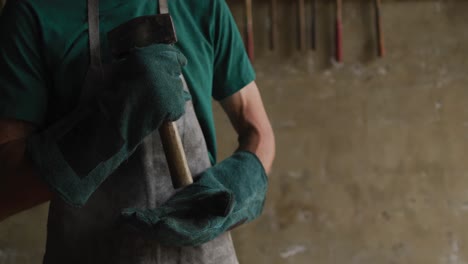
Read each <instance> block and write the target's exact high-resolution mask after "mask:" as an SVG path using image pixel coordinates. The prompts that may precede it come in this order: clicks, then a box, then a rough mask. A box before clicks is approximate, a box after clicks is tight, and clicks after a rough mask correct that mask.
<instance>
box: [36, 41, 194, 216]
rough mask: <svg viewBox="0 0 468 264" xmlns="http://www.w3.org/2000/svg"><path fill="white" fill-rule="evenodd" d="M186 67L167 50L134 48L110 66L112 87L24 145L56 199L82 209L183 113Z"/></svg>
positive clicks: (174, 51) (162, 47) (173, 51)
mask: <svg viewBox="0 0 468 264" xmlns="http://www.w3.org/2000/svg"><path fill="white" fill-rule="evenodd" d="M185 63H186V62H185V57H184V56H183V55H182V54H181V53H180V52H179V51H178V50H177V49H175V48H174V47H173V46H170V45H163V44H155V45H151V46H148V47H144V48H135V49H134V50H132V51H131V52H130V54H129V55H128V56H127V57H126V58H124V59H123V60H121V61H117V62H115V64H114V65H113V66H114V69H113V70H114V71H113V73H114V75H113V76H111V77H112V83H105V84H103V86H104V87H92V88H95V89H97V90H99V91H100V92H99V94H98V95H96V97H95V98H93V99H92V100H90V102H86V103H83V104H81V105H79V106H78V108H77V109H76V110H75V111H73V112H72V113H70V114H69V115H68V116H66V117H63V118H62V119H61V120H60V121H59V122H57V123H55V124H53V125H51V126H50V127H48V128H47V129H45V130H44V131H41V132H40V133H37V134H34V135H33V136H31V137H30V138H29V139H28V144H27V149H28V152H29V154H30V155H31V158H32V160H33V161H34V163H35V164H36V165H37V167H38V170H39V172H40V173H41V175H42V176H43V177H44V179H45V180H46V182H47V183H48V184H49V185H50V186H51V189H52V190H53V191H54V192H56V193H57V194H58V195H59V196H60V198H62V199H63V200H64V201H65V202H67V203H69V204H70V205H73V206H78V207H80V206H83V205H84V204H85V203H86V202H87V200H88V199H89V197H90V196H91V195H92V194H93V193H94V191H95V190H96V189H97V188H98V187H99V186H100V184H101V183H102V182H103V181H104V180H105V179H106V178H107V177H108V176H109V175H110V174H112V173H113V172H114V171H115V170H116V169H117V168H118V167H119V166H120V164H121V163H122V162H123V161H125V160H126V159H128V157H129V156H130V155H132V153H133V152H134V151H135V149H136V148H137V147H138V145H139V144H140V143H141V142H142V141H143V139H144V137H146V136H148V135H149V134H150V133H152V132H153V131H155V130H156V129H157V128H158V127H159V126H160V125H161V124H162V122H164V121H166V120H170V121H173V120H175V119H178V118H179V117H180V116H181V115H182V114H183V113H184V112H185V99H186V97H185V96H184V90H183V83H182V80H181V79H180V74H181V68H182V67H183V66H184V65H185ZM91 84H92V83H91ZM97 85H98V84H97Z"/></svg>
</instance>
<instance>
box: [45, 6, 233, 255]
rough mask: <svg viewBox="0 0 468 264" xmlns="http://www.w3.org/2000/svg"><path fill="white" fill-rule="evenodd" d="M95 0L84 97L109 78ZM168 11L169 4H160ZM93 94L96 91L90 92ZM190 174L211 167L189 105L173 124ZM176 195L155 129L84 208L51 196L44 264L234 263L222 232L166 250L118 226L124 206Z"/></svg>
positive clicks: (227, 236)
mask: <svg viewBox="0 0 468 264" xmlns="http://www.w3.org/2000/svg"><path fill="white" fill-rule="evenodd" d="M98 5H99V4H98V0H88V22H89V42H90V43H89V44H90V66H89V70H88V73H87V76H86V80H85V82H84V85H83V88H82V89H83V91H82V94H83V96H82V98H85V97H87V96H89V94H91V93H93V88H94V89H96V88H97V87H102V86H101V85H102V84H105V82H106V80H109V79H110V78H112V65H104V64H102V63H101V56H100V49H101V45H100V41H99V11H98ZM159 6H160V11H161V12H165V11H167V0H160V3H159ZM94 92H95V91H94ZM176 124H177V127H178V129H179V132H180V136H181V139H182V143H183V145H184V148H185V152H186V156H187V160H188V162H189V167H190V170H191V172H192V175H198V174H200V173H201V172H203V171H204V170H206V169H207V168H208V167H209V166H210V161H209V158H208V150H207V147H206V143H205V139H204V136H203V133H202V130H201V128H200V125H199V123H198V120H197V117H196V115H195V112H194V108H193V104H192V102H191V101H188V102H187V103H186V114H185V115H184V116H183V117H182V118H181V119H180V120H178V121H177V122H176ZM174 192H175V190H174V188H173V187H172V183H171V178H170V175H169V170H168V167H167V164H166V158H165V155H164V151H163V147H162V144H161V140H160V137H159V134H158V132H157V131H155V132H154V133H152V134H151V135H150V136H148V137H147V138H145V139H144V141H143V143H142V144H141V145H140V146H139V147H138V149H137V150H136V151H135V153H134V154H133V155H132V156H131V157H130V158H129V159H128V160H127V161H126V162H124V163H123V164H122V165H121V166H120V167H119V168H118V169H117V170H116V172H114V173H113V174H112V175H110V176H109V177H108V179H107V180H106V181H105V182H104V183H103V184H102V185H101V186H100V187H99V189H98V190H97V191H96V192H95V193H94V194H93V195H92V196H91V198H90V199H89V201H88V202H87V204H86V205H85V206H84V207H82V208H75V207H72V206H69V205H68V204H66V203H65V202H63V201H62V200H60V199H58V198H55V199H53V200H52V201H51V203H50V209H49V219H48V228H47V244H46V253H45V257H44V263H45V264H64V263H67V264H73V263H80V264H93V263H96V264H97V263H99V264H105V263H109V264H119V263H121V264H139V263H141V264H143V263H144V264H150V263H151V264H153V263H154V264H235V263H238V261H237V258H236V254H235V250H234V246H233V243H232V239H231V236H230V234H229V233H225V234H223V235H221V236H219V237H218V238H216V239H215V240H213V241H210V242H208V243H206V244H203V245H201V246H197V247H182V248H178V247H165V246H161V245H160V244H159V243H158V242H157V241H154V240H151V239H149V238H146V237H144V236H143V234H141V233H140V232H138V231H137V230H134V229H132V228H131V227H129V226H127V225H124V224H122V222H121V221H120V212H121V210H122V209H124V208H129V207H133V208H142V209H153V208H156V207H158V206H159V205H161V204H162V203H163V202H164V201H165V200H167V199H168V198H169V197H170V196H171V195H173V194H174Z"/></svg>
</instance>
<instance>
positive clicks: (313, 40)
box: [310, 0, 317, 50]
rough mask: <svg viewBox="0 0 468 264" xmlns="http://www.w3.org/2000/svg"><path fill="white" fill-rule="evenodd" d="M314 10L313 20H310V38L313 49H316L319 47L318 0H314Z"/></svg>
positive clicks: (312, 11) (312, 12)
mask: <svg viewBox="0 0 468 264" xmlns="http://www.w3.org/2000/svg"><path fill="white" fill-rule="evenodd" d="M311 5H312V10H311V22H310V26H311V32H310V33H311V38H310V46H311V48H312V50H315V49H316V48H317V46H316V45H317V44H316V38H317V36H316V34H317V32H316V25H317V1H316V0H312V3H311Z"/></svg>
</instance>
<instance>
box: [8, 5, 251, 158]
mask: <svg viewBox="0 0 468 264" xmlns="http://www.w3.org/2000/svg"><path fill="white" fill-rule="evenodd" d="M157 2H158V1H157V0H101V1H100V30H101V42H102V55H103V62H104V63H107V62H110V61H111V57H110V52H109V48H108V43H107V39H106V34H107V32H109V31H110V30H111V29H113V28H114V27H116V26H118V25H120V24H122V23H123V22H126V21H128V20H130V19H132V18H135V17H138V16H143V15H151V14H155V13H156V11H157V8H158V7H157V6H158V3H157ZM86 7H87V1H86V0H73V1H64V0H9V1H8V2H7V4H6V6H5V8H4V10H3V11H2V15H1V18H0V117H3V118H15V119H20V120H26V121H29V122H32V123H35V124H36V125H38V126H40V127H47V126H48V125H50V124H51V123H53V122H55V121H57V120H58V119H59V118H61V117H63V116H64V115H66V114H67V113H69V112H70V111H71V110H73V108H74V107H76V105H77V103H78V99H79V96H80V92H81V87H82V83H83V81H84V78H85V74H86V71H87V67H88V64H89V48H88V24H87V8H86ZM169 10H170V13H171V15H172V17H173V20H174V24H175V28H176V31H177V36H178V39H179V42H178V43H177V44H176V46H177V47H178V48H179V49H180V50H181V51H182V53H183V54H184V55H185V56H186V57H187V59H188V62H189V63H188V65H187V66H186V67H185V68H184V69H183V73H184V76H185V78H186V80H187V83H188V85H189V87H190V88H191V93H192V98H193V102H194V106H195V111H196V114H197V117H198V120H199V122H200V125H201V127H202V130H203V133H204V135H205V139H206V142H207V147H208V150H209V153H210V159H211V161H212V163H214V162H215V157H216V138H215V128H214V121H213V113H212V104H211V99H212V98H214V99H215V100H221V99H223V98H226V97H228V96H229V95H232V94H234V93H235V92H237V91H239V90H240V89H242V88H243V87H244V86H245V85H247V84H248V83H250V82H251V81H253V80H254V79H255V73H254V71H253V68H252V66H251V64H250V62H249V59H248V57H247V55H246V52H245V49H244V45H243V42H242V38H241V36H240V34H239V31H238V29H237V26H236V24H235V21H234V19H233V17H232V15H231V13H230V11H229V8H228V6H227V4H226V3H225V1H224V0H169Z"/></svg>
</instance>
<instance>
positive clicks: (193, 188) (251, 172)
mask: <svg viewBox="0 0 468 264" xmlns="http://www.w3.org/2000/svg"><path fill="white" fill-rule="evenodd" d="M221 103H222V105H223V107H224V109H225V111H226V113H227V114H228V116H229V118H230V119H231V122H232V124H233V126H234V128H235V129H236V131H237V133H238V135H239V148H238V150H237V152H236V153H234V154H233V155H232V156H230V157H229V158H227V159H225V160H224V161H222V162H220V163H218V164H216V165H214V166H213V167H211V168H209V169H208V170H206V171H204V172H203V173H201V174H200V175H199V177H198V178H197V179H196V181H195V182H194V183H193V184H192V185H189V186H187V187H185V188H184V189H182V190H180V191H179V192H177V193H176V194H175V195H174V196H172V197H171V198H170V199H169V200H168V201H166V202H165V203H164V204H163V205H162V206H160V207H158V208H156V209H152V210H151V209H146V210H141V209H137V208H128V209H126V210H124V211H123V212H122V216H123V219H124V220H125V221H127V222H128V223H130V224H131V225H133V226H134V227H136V228H137V229H140V231H141V232H142V233H143V234H145V235H147V236H149V237H151V238H154V239H156V240H157V241H158V242H160V243H162V244H164V245H168V246H196V245H199V244H202V243H205V242H207V241H210V240H212V239H214V238H216V237H217V236H219V235H220V234H222V233H224V232H226V231H228V230H231V229H232V228H235V227H237V226H238V225H241V224H244V223H247V222H250V221H252V220H254V219H255V218H257V217H258V216H259V215H260V214H261V212H262V210H263V205H264V202H265V196H266V192H267V188H268V179H267V175H266V170H267V171H270V170H271V165H272V162H273V159H274V155H275V143H274V136H273V131H272V129H271V126H270V122H269V121H268V118H267V115H266V113H265V109H264V108H263V103H262V100H261V98H260V93H259V92H258V89H257V87H256V85H255V83H251V84H249V85H248V86H247V87H245V88H244V89H242V90H241V91H240V92H238V93H236V94H234V95H232V96H230V97H229V98H226V99H225V100H223V101H222V102H221Z"/></svg>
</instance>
